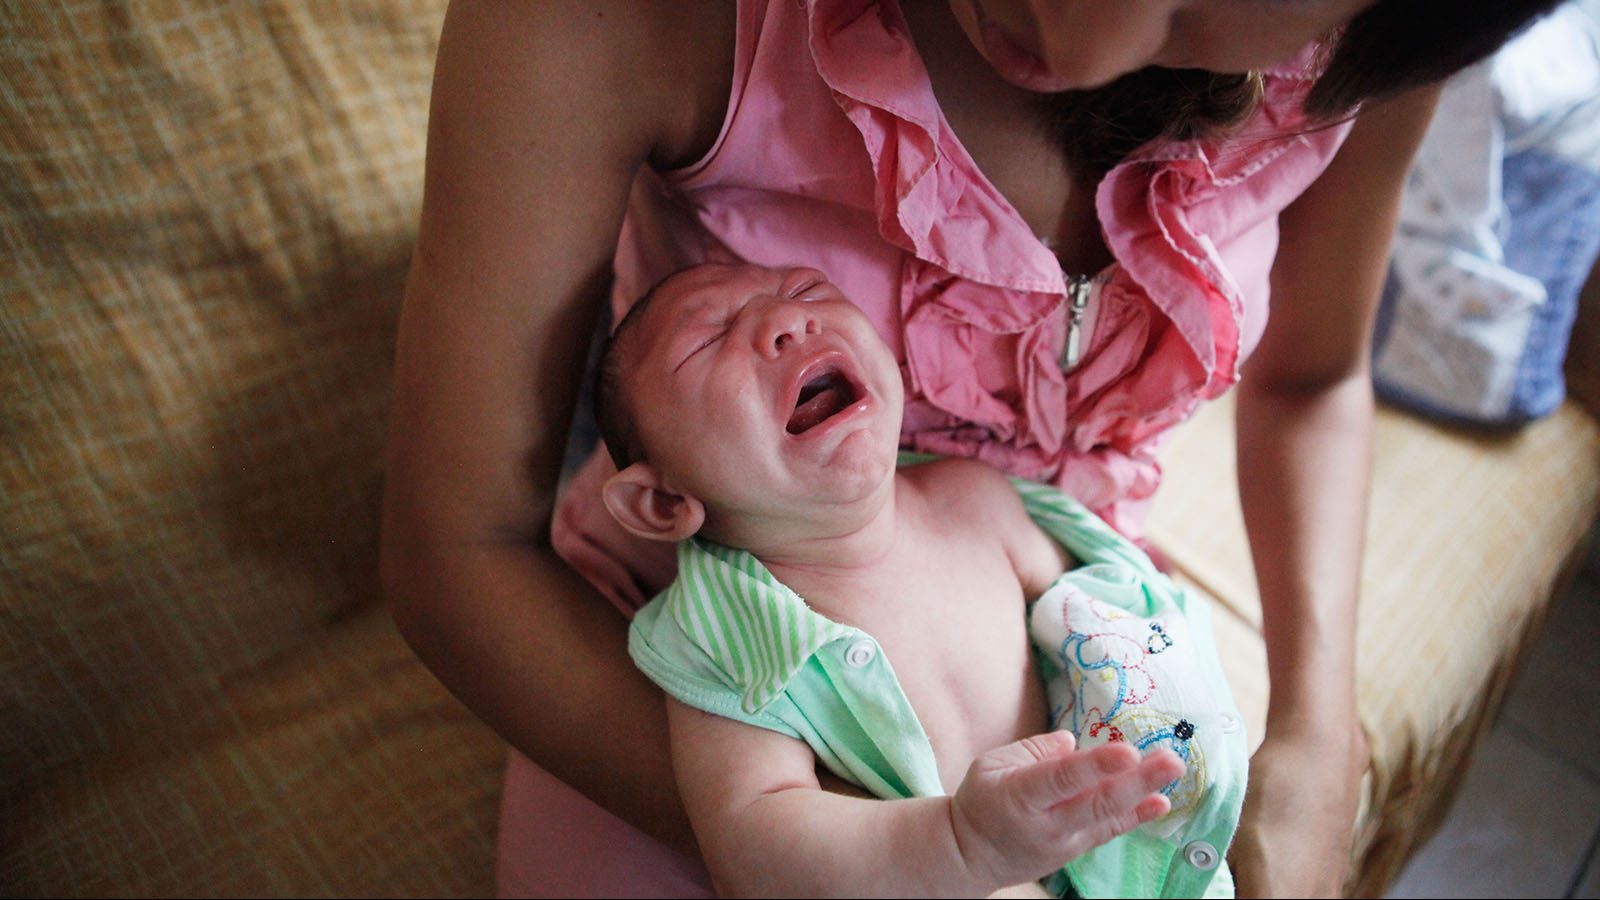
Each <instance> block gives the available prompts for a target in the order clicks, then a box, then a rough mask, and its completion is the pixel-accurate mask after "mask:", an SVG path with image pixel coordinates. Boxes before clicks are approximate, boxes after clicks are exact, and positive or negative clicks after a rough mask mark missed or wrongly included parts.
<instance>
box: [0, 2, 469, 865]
mask: <svg viewBox="0 0 1600 900" xmlns="http://www.w3.org/2000/svg"><path fill="white" fill-rule="evenodd" d="M443 6H444V4H443V3H440V2H436V0H328V2H317V3H293V2H287V3H286V2H273V0H268V2H262V3H224V2H200V0H189V2H165V3H150V2H133V0H107V2H101V3H87V4H86V3H71V4H55V3H11V4H5V5H4V6H3V7H0V121H4V123H5V126H4V127H3V128H0V446H3V450H0V794H3V796H4V798H5V799H4V808H5V810H6V812H5V815H4V816H0V894H4V895H8V896H16V895H27V894H46V895H63V894H71V893H75V892H83V893H91V894H99V893H111V894H118V893H147V892H148V893H157V894H160V893H177V894H191V893H196V892H198V893H239V894H245V895H249V894H257V893H268V894H288V895H293V894H300V893H330V892H337V893H347V894H354V893H362V894H385V893H404V892H408V891H411V890H417V891H423V892H426V891H428V890H429V889H431V888H437V889H439V890H440V891H442V892H445V893H452V892H454V893H482V892H484V891H486V890H487V889H488V885H489V884H490V879H491V873H492V870H491V867H490V866H489V856H488V855H489V853H491V852H492V849H491V848H492V835H490V834H489V833H488V831H489V830H490V829H491V828H492V821H493V810H492V802H490V801H488V800H487V799H486V793H485V792H486V791H488V792H492V791H493V790H494V789H495V788H496V787H497V785H498V779H497V778H496V777H495V775H494V774H493V772H489V771H485V760H488V759H490V758H492V759H493V766H492V768H493V769H498V766H499V761H500V754H501V750H500V749H499V745H498V742H497V741H495V740H494V739H493V737H492V736H491V735H490V734H489V732H488V731H487V729H485V728H484V727H483V726H482V725H479V724H478V723H476V721H475V720H472V719H471V717H470V716H468V715H466V713H465V711H464V710H461V709H460V708H459V707H453V710H454V711H453V712H450V713H448V714H445V713H443V712H442V711H441V710H443V709H444V708H446V706H447V705H448V704H449V703H450V702H453V701H448V700H447V698H446V696H445V694H444V693H443V690H442V688H439V687H438V686H437V684H436V683H434V682H432V681H431V679H430V678H429V677H428V676H427V674H426V672H425V670H423V669H422V668H421V667H420V665H419V664H417V663H416V662H415V661H414V659H411V658H410V656H409V653H408V652H407V651H406V650H405V647H404V645H403V644H402V643H401V642H400V641H399V639H398V637H397V636H396V635H395V633H394V632H393V630H392V627H391V626H390V625H389V623H388V622H387V618H386V617H385V616H384V615H383V614H382V612H381V610H379V609H378V608H377V606H376V604H377V602H378V599H379V597H378V594H379V588H378V581H377V577H376V556H377V553H376V533H377V518H378V501H379V497H380V494H381V469H380V461H381V456H382V446H383V439H384V429H385V425H386V422H385V414H386V401H387V396H388V384H389V376H390V358H391V355H392V353H393V333H394V324H395V319H396V315H397V311H398V307H399V301H400V295H401V289H402V284H403V277H404V270H405V266H406V264H407V260H408V257H409V253H410V246H411V242H412V240H413V239H414V235H415V228H416V219H417V215H418V207H419V202H420V197H421V183H422V157H423V147H424V140H425V126H426V114H427V98H428V93H429V87H430V78H431V72H432V62H433V54H434V50H435V48H436V42H437V37H438V32H439V27H440V20H441V19H440V17H441V15H442V12H443ZM357 620H359V621H361V622H363V623H365V624H363V625H362V626H361V632H362V633H361V636H360V637H355V636H350V635H342V636H341V632H342V630H343V629H347V628H350V627H353V626H350V625H349V624H348V623H350V622H352V621H357ZM385 629H388V630H385ZM334 648H338V649H337V650H335V649H334ZM344 654H349V656H345V655H344ZM346 682H348V683H346ZM390 691H393V693H392V694H391V693H390ZM413 729H418V730H419V731H418V732H417V733H413ZM423 752H427V753H435V754H437V756H438V759H437V760H436V761H435V762H433V763H426V761H425V760H424V759H422V758H421V754H422V753H423ZM464 760H470V762H467V763H466V764H465V767H464V768H463V769H462V771H460V772H459V773H448V772H447V773H443V774H439V775H433V774H430V773H429V772H428V771H427V769H426V768H425V764H427V765H438V766H443V767H446V768H451V767H463V764H464ZM430 778H431V779H435V780H437V779H439V778H444V779H446V780H447V783H446V784H439V783H430V782H429V779H430ZM468 782H470V784H466V783H468ZM464 786H466V787H467V788H468V789H467V791H466V793H465V794H464V795H462V796H461V797H456V796H455V795H454V792H455V791H457V790H459V789H462V788H463V787H464ZM469 807H470V813H471V814H470V816H467V818H470V819H471V820H472V821H471V824H470V827H468V824H467V823H466V821H465V819H464V818H462V817H463V816H466V811H467V810H468V808H469ZM435 826H437V827H435ZM434 866H440V867H444V866H449V867H450V871H449V872H442V871H441V872H426V873H424V871H423V870H428V869H429V868H430V867H434ZM458 867H459V870H458Z"/></svg>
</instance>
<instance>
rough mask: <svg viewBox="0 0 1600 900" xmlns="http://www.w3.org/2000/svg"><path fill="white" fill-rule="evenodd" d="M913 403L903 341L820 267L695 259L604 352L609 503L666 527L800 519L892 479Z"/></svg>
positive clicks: (633, 523)
mask: <svg viewBox="0 0 1600 900" xmlns="http://www.w3.org/2000/svg"><path fill="white" fill-rule="evenodd" d="M903 403H904V396H903V389H902V387H901V383H900V369H899V366H898V364H896V362H895V360H894V356H893V354H892V353H891V352H890V351H889V348H888V346H887V345H886V344H884V342H883V339H882V338H880V337H879V336H878V334H877V332H876V331H875V330H874V329H873V327H872V324H871V323H870V322H868V321H867V318H866V316H864V315H863V314H862V313H861V311H860V310H859V309H857V308H856V307H855V305H854V304H852V303H850V301H848V300H846V299H845V298H844V296H843V295H842V294H841V293H840V292H839V289H838V288H836V287H834V286H833V284H831V283H830V282H829V281H828V280H827V278H826V277H824V276H823V275H822V273H820V272H818V271H816V270H814V269H800V268H794V269H768V268H763V267H760V266H753V265H703V266H697V267H695V268H691V269H686V270H684V271H682V272H679V273H677V274H675V275H673V276H671V277H669V278H667V279H666V280H665V281H663V282H661V283H660V284H659V285H657V286H656V287H655V288H654V289H653V290H651V291H650V292H649V293H648V294H647V295H646V296H645V297H643V298H641V299H640V301H639V302H638V303H636V304H635V305H634V307H633V309H631V310H630V311H629V312H628V314H627V315H626V316H625V317H623V319H622V321H621V322H619V323H618V325H617V327H616V329H615V330H614V331H613V332H612V335H611V339H610V341H609V342H608V343H607V345H606V351H605V354H604V355H603V357H602V359H601V363H600V378H599V384H598V386H597V391H596V418H597V419H598V421H599V424H600V432H601V436H602V438H604V439H605V441H606V446H607V447H608V448H609V449H610V450H611V455H612V459H613V460H614V461H615V462H616V464H617V469H618V474H617V475H615V476H613V477H612V478H611V479H610V480H609V481H608V482H607V483H606V485H605V489H604V497H605V503H606V507H607V509H609V510H610V511H611V514H612V516H614V517H615V518H616V519H617V521H618V522H619V523H621V524H622V526H623V527H624V528H626V529H628V530H629V531H631V532H633V533H635V534H638V535H640V536H643V537H648V538H653V539H657V540H670V541H676V540H681V539H683V538H686V537H688V536H690V535H692V534H695V533H696V532H699V531H701V530H702V527H703V529H704V531H705V533H706V535H707V536H708V537H712V538H714V539H716V540H719V541H721V542H723V543H727V544H731V545H734V546H740V547H750V546H751V543H752V541H758V540H765V539H767V538H768V537H769V536H771V535H779V536H781V535H784V534H799V533H802V532H805V531H806V529H807V528H808V527H811V526H815V525H817V524H825V523H826V522H827V521H828V520H829V517H831V516H839V515H848V514H849V511H850V510H851V509H853V508H855V505H856V504H860V503H863V502H871V501H872V500H873V498H876V497H880V496H882V495H883V492H884V491H886V490H892V482H893V475H894V463H895V454H896V450H897V447H898V443H899V434H900V416H901V410H902V406H903Z"/></svg>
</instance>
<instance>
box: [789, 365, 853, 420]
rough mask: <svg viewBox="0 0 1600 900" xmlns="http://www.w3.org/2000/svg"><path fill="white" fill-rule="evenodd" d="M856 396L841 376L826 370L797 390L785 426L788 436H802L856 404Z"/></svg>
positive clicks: (850, 385) (839, 373)
mask: <svg viewBox="0 0 1600 900" xmlns="http://www.w3.org/2000/svg"><path fill="white" fill-rule="evenodd" d="M858 398H859V394H858V392H857V391H856V388H855V385H853V384H851V383H850V380H849V379H848V378H845V377H844V373H843V372H841V371H839V370H838V369H837V368H834V367H832V366H829V367H828V368H827V369H824V370H823V371H822V372H821V373H819V374H818V375H817V376H816V377H814V378H812V379H810V380H809V381H807V382H806V383H805V384H803V385H801V386H800V396H799V397H798V398H797V399H796V400H795V403H794V412H793V413H790V414H789V424H788V425H787V426H786V428H787V429H788V431H789V433H790V434H804V433H805V432H807V431H810V430H811V429H813V428H815V427H817V426H818V425H821V424H822V423H823V422H825V421H827V420H828V419H829V418H831V417H832V416H834V415H837V414H838V413H839V412H841V411H842V410H844V409H846V408H848V407H849V406H850V404H852V403H854V402H856V400H857V399H858Z"/></svg>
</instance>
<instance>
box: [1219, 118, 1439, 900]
mask: <svg viewBox="0 0 1600 900" xmlns="http://www.w3.org/2000/svg"><path fill="white" fill-rule="evenodd" d="M1437 96H1438V94H1437V89H1436V88H1425V89H1421V90H1417V91H1413V92H1411V93H1410V94H1407V95H1403V96H1400V97H1397V98H1395V99H1393V100H1389V101H1387V102H1382V103H1374V104H1370V105H1369V107H1368V108H1367V109H1366V110H1364V111H1363V112H1362V114H1361V116H1360V118H1359V119H1358V120H1357V122H1356V124H1355V126H1354V128H1353V130H1352V132H1351V134H1350V137H1349V138H1348V140H1347V141H1346V142H1345V145H1344V147H1343V148H1342V149H1341V150H1340V152H1339V154H1338V156H1337V157H1335V159H1334V161H1333V163H1332V164H1331V165H1330V166H1329V168H1328V170H1327V171H1326V172H1324V173H1323V175H1322V176H1321V178H1319V179H1318V181H1317V182H1316V183H1315V184H1313V185H1312V186H1311V187H1310V188H1309V189H1308V190H1307V191H1306V193H1305V194H1304V195H1303V196H1302V197H1301V198H1300V199H1299V200H1297V201H1296V202H1295V203H1294V204H1293V205H1291V206H1290V207H1289V208H1288V209H1287V210H1285V212H1284V213H1283V215H1282V218H1281V226H1282V239H1281V244H1280V247H1279V250H1278V257H1277V260H1276V262H1275V263H1274V266H1273V270H1272V296H1273V299H1272V318H1271V320H1270V322H1269V324H1268V326H1267V332H1266V334H1265V336H1264V337H1263V340H1262V343H1261V346H1260V347H1259V348H1258V349H1257V351H1256V352H1255V354H1254V355H1253V356H1252V357H1251V359H1250V362H1249V364H1248V365H1247V366H1246V369H1245V374H1244V378H1243V379H1242V381H1241V383H1240V386H1239V423H1238V441H1239V491H1240V498H1241V501H1242V503H1243V508H1244V513H1245V523H1246V527H1247V531H1248V533H1249V537H1250V546H1251V550H1252V553H1253V556H1254V559H1255V569H1256V577H1257V582H1258V584H1259V585H1260V591H1261V603H1262V610H1263V632H1264V635H1265V638H1266V644H1267V661H1268V669H1269V673H1270V680H1271V684H1272V692H1271V699H1270V702H1269V708H1268V716H1267V734H1266V741H1265V743H1264V744H1263V745H1262V747H1261V749H1260V750H1259V751H1258V752H1257V753H1256V755H1255V757H1254V758H1253V760H1252V762H1251V773H1250V786H1249V792H1248V794H1247V795H1246V808H1245V817H1244V821H1243V822H1242V823H1241V829H1240V834H1239V838H1238V840H1237V841H1236V843H1235V850H1234V857H1235V864H1236V867H1237V874H1238V880H1239V888H1240V893H1241V895H1244V896H1249V895H1269V896H1300V897H1307V896H1337V895H1338V894H1339V892H1340V891H1341V890H1342V888H1343V883H1344V878H1345V874H1346V867H1347V864H1348V859H1349V849H1350V828H1351V826H1352V824H1353V822H1354V819H1355V814H1356V807H1357V800H1358V797H1357V790H1358V787H1359V782H1360V777H1361V772H1362V770H1363V768H1364V766H1365V764H1366V756H1365V748H1364V745H1363V742H1362V738H1361V734H1360V730H1359V723H1358V721H1357V717H1356V695H1355V673H1356V669H1355V665H1356V660H1355V623H1356V595H1357V590H1358V587H1359V581H1360V574H1361V572H1360V569H1361V556H1362V547H1363V536H1364V533H1365V529H1366V508H1367V507H1366V498H1367V492H1368V483H1369V475H1370V469H1371V431H1372V413H1373V400H1372V383H1371V376H1370V372H1369V364H1368V360H1369V356H1370V352H1371V349H1370V346H1371V345H1370V341H1371V332H1372V323H1373V318H1374V315H1375V311H1376V308H1377V301H1378V297H1379V294H1380V291H1381V289H1382V285H1383V278H1384V272H1385V270H1386V268H1387V262H1388V250H1389V241H1390V238H1391V236H1392V234H1393V231H1394V226H1395V222H1396V217H1397V215H1398V210H1399V199H1400V193H1401V188H1402V186H1403V184H1404V181H1405V176H1406V172H1407V170H1408V168H1409V165H1410V160H1411V158H1412V156H1413V154H1414V153H1415V150H1416V147H1417V145H1418V144H1419V143H1420V142H1421V139H1422V135H1423V133H1424V132H1425V131H1426V128H1427V123H1428V121H1429V119H1430V117H1431V115H1432V110H1433V106H1434V103H1435V101H1436V99H1437Z"/></svg>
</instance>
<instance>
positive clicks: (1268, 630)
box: [1238, 372, 1373, 734]
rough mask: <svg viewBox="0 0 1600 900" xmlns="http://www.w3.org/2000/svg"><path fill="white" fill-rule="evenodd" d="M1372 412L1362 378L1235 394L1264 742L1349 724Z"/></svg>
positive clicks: (1256, 387) (1241, 390) (1352, 716)
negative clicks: (1261, 663)
mask: <svg viewBox="0 0 1600 900" xmlns="http://www.w3.org/2000/svg"><path fill="white" fill-rule="evenodd" d="M1372 409H1373V401H1372V389H1371V386H1370V382H1369V381H1368V379H1367V378H1366V377H1365V373H1364V372H1361V373H1359V374H1357V375H1354V376H1352V377H1350V378H1348V379H1346V380H1344V381H1342V382H1338V383H1336V384H1335V385H1334V386H1332V387H1327V388H1323V389H1320V390H1315V391H1306V392H1297V391H1287V390H1274V389H1272V387H1270V386H1261V385H1251V384H1249V383H1248V381H1247V382H1246V383H1244V384H1241V386H1240V388H1239V406H1238V410H1239V413H1238V451H1239V495H1240V501H1241V504H1242V506H1243V510H1244V517H1245V526H1246V530H1247V532H1248V535H1249V539H1250V546H1251V550H1252V554H1253V556H1254V561H1255V570H1256V578H1257V583H1258V586H1259V590H1260V596H1261V606H1262V635H1263V638H1264V639H1265V641H1266V645H1267V667H1268V672H1269V676H1270V683H1271V685H1272V690H1271V698H1270V701H1269V706H1268V725H1267V728H1268V733H1269V734H1271V733H1275V732H1278V733H1281V732H1284V731H1286V730H1293V731H1298V732H1305V731H1307V730H1313V731H1315V730H1321V731H1323V732H1324V733H1326V732H1328V731H1330V730H1332V729H1334V728H1345V729H1347V728H1348V727H1349V723H1351V722H1353V721H1354V720H1355V628H1356V600H1357V595H1358V591H1359V585H1360V575H1361V557H1362V552H1363V546H1364V544H1363V541H1364V535H1365V530H1366V511H1367V496H1368V489H1369V482H1370V475H1371V444H1372Z"/></svg>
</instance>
